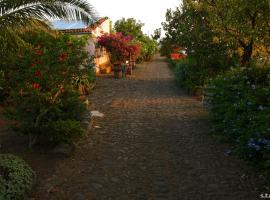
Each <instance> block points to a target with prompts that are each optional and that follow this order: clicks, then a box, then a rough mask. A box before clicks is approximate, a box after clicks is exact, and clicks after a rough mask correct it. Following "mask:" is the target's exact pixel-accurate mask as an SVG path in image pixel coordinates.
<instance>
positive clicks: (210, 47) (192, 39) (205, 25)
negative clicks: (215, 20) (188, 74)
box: [161, 0, 227, 70]
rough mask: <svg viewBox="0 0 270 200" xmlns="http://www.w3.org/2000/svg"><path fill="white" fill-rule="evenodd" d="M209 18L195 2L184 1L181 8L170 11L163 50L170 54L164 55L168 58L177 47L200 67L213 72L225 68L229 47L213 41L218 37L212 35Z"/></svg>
mask: <svg viewBox="0 0 270 200" xmlns="http://www.w3.org/2000/svg"><path fill="white" fill-rule="evenodd" d="M207 17H208V12H207V10H206V9H203V7H201V4H199V3H198V2H197V1H193V0H184V1H183V5H182V7H181V8H180V7H178V8H176V9H175V10H172V9H169V10H167V13H166V22H164V23H162V25H163V29H164V30H165V32H166V33H165V36H166V37H165V39H163V41H162V45H163V47H161V49H162V50H163V51H167V52H163V53H164V54H167V55H168V53H170V52H168V48H170V46H171V47H172V49H171V52H172V51H173V49H174V48H175V47H182V48H185V49H186V50H187V53H188V55H189V56H192V57H193V58H194V59H195V60H196V61H197V63H198V64H197V65H198V67H204V68H205V67H207V68H212V69H214V70H220V69H222V68H224V67H226V59H227V56H226V51H227V49H226V45H225V44H224V43H222V42H220V41H218V42H217V41H213V38H215V37H217V36H219V35H218V34H217V33H216V32H213V30H212V28H211V26H210V24H209V21H208V20H207ZM164 45H166V47H165V46H164Z"/></svg>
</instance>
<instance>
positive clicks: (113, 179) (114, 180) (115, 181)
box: [111, 177, 120, 183]
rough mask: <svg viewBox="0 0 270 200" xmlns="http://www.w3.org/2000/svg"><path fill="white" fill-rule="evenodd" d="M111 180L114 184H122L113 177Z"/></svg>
mask: <svg viewBox="0 0 270 200" xmlns="http://www.w3.org/2000/svg"><path fill="white" fill-rule="evenodd" d="M111 180H112V182H114V183H119V182H120V180H119V179H118V178H115V177H112V178H111Z"/></svg>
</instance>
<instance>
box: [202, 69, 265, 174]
mask: <svg viewBox="0 0 270 200" xmlns="http://www.w3.org/2000/svg"><path fill="white" fill-rule="evenodd" d="M207 93H208V94H209V97H208V102H209V104H210V114H211V119H212V122H213V133H214V134H217V135H220V136H221V137H222V138H223V139H226V140H227V141H229V142H231V143H232V144H234V147H235V151H236V152H237V153H239V154H240V155H241V156H242V157H243V158H245V159H247V160H250V161H252V162H253V163H254V164H259V166H261V167H263V168H265V169H268V170H269V167H270V126H269V125H270V68H269V67H268V68H250V69H234V70H231V71H229V72H227V73H225V74H224V75H220V76H218V77H216V78H215V79H213V80H212V81H211V82H210V83H209V85H208V87H207Z"/></svg>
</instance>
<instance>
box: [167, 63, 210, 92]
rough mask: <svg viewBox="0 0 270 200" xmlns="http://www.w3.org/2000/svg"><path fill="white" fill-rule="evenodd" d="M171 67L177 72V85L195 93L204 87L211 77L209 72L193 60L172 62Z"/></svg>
mask: <svg viewBox="0 0 270 200" xmlns="http://www.w3.org/2000/svg"><path fill="white" fill-rule="evenodd" d="M171 66H172V68H173V71H174V72H175V77H176V82H177V85H178V86H179V87H181V88H184V89H186V90H187V91H188V92H190V93H194V92H195V91H196V89H198V88H201V87H203V85H204V84H205V83H206V81H207V80H208V77H209V71H208V70H207V69H205V68H201V67H199V66H198V65H197V64H196V62H195V61H194V60H193V59H192V58H186V59H182V60H179V61H172V62H171Z"/></svg>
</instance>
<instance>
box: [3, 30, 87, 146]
mask: <svg viewBox="0 0 270 200" xmlns="http://www.w3.org/2000/svg"><path fill="white" fill-rule="evenodd" d="M24 40H25V41H27V42H28V43H29V44H31V45H32V46H31V47H30V48H28V49H26V50H25V51H24V52H22V53H21V54H20V55H18V57H17V58H16V57H15V58H16V62H15V64H14V65H12V66H10V68H9V69H8V70H6V73H7V76H8V77H9V78H8V83H7V84H8V85H9V87H10V90H11V92H10V100H9V101H10V102H11V103H12V104H13V105H14V107H13V109H11V110H10V111H9V116H11V117H12V118H13V119H15V120H17V121H18V125H17V126H16V130H18V131H19V132H21V133H24V134H26V135H28V136H29V139H30V140H29V145H30V146H32V145H33V144H34V143H35V141H36V139H37V138H40V137H41V138H42V137H43V138H44V137H48V138H50V139H51V141H52V142H61V141H59V139H63V140H64V142H65V141H69V140H71V139H72V138H73V136H72V134H70V133H68V134H67V133H66V132H63V137H59V136H57V137H54V135H55V134H56V133H54V131H48V130H47V129H46V127H48V124H50V123H51V121H56V122H57V121H61V120H64V121H68V120H72V121H79V119H80V113H81V112H82V111H83V110H84V109H85V108H84V106H83V104H82V102H80V100H79V93H78V90H77V89H78V88H76V87H74V80H76V79H77V78H78V77H84V78H85V79H87V76H88V75H89V74H90V71H91V70H92V69H91V68H90V67H89V66H90V64H89V63H85V62H86V61H87V59H86V58H87V57H88V54H87V52H86V51H85V50H84V46H85V44H86V41H87V39H86V38H83V37H81V38H75V37H71V36H68V35H61V34H60V35H50V34H48V33H46V32H43V31H37V32H29V33H28V34H26V35H25V36H24ZM67 127H68V126H67ZM67 127H65V129H67ZM70 127H71V128H72V126H70ZM65 131H66V130H65ZM74 134H77V133H74ZM58 135H59V134H58ZM64 137H67V138H65V139H64ZM53 139H56V140H57V141H53Z"/></svg>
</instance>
